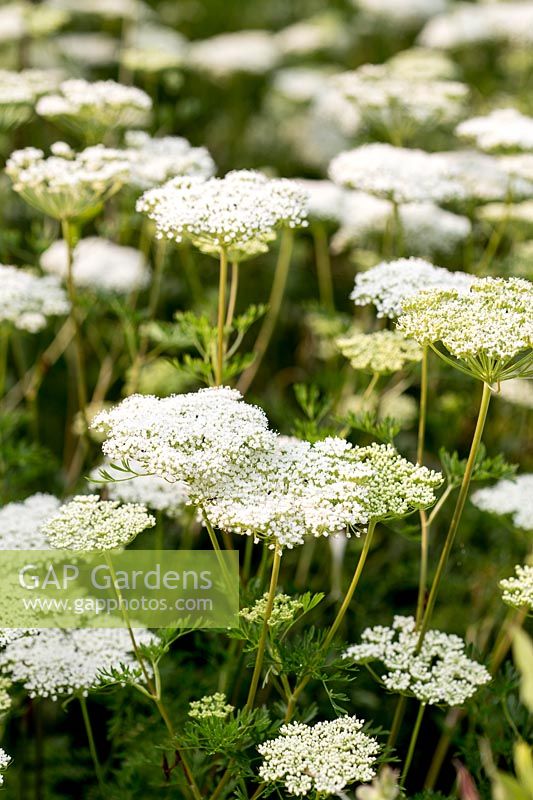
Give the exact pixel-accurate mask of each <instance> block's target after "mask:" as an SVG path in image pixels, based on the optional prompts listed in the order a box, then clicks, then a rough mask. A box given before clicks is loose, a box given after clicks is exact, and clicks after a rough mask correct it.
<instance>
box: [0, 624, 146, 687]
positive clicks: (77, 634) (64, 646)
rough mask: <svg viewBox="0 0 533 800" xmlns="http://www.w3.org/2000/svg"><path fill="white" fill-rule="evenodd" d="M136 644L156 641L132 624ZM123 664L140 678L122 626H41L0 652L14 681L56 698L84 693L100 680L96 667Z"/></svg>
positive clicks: (3, 665) (99, 669)
mask: <svg viewBox="0 0 533 800" xmlns="http://www.w3.org/2000/svg"><path fill="white" fill-rule="evenodd" d="M135 639H136V641H137V643H138V644H139V645H141V646H142V645H149V644H152V643H154V642H155V641H156V637H155V635H154V634H152V633H150V632H149V631H146V630H143V629H140V630H139V629H138V630H136V631H135ZM122 667H125V668H126V669H129V670H130V671H132V673H133V674H135V675H136V679H137V680H138V682H142V681H143V676H142V674H141V670H140V667H139V666H138V664H137V660H136V658H135V656H134V655H133V653H132V643H131V638H130V635H129V632H128V631H127V630H126V629H125V628H80V629H77V630H61V629H59V628H46V629H43V630H41V631H39V632H38V633H37V634H36V635H33V636H22V637H20V638H18V639H16V640H15V641H13V642H11V643H10V644H8V645H7V647H5V648H4V650H2V651H1V652H0V669H1V670H2V672H3V673H4V674H7V675H9V676H10V678H11V679H12V680H13V682H14V683H21V684H22V685H23V686H24V688H25V689H26V691H27V692H28V694H29V695H30V697H49V698H51V699H52V700H57V699H58V698H60V697H69V696H72V695H83V696H86V695H87V694H88V693H89V691H90V690H91V689H95V688H97V687H98V686H99V684H100V683H101V673H102V672H105V671H108V670H111V669H117V670H118V669H121V668H122Z"/></svg>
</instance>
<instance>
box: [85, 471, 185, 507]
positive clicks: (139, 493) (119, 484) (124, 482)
mask: <svg viewBox="0 0 533 800" xmlns="http://www.w3.org/2000/svg"><path fill="white" fill-rule="evenodd" d="M129 466H130V467H131V469H132V470H134V472H133V473H128V472H126V471H124V469H123V468H122V467H121V468H120V470H118V469H114V468H113V467H112V466H110V465H109V464H108V463H106V464H104V465H103V466H102V467H100V468H99V469H95V470H93V471H92V473H91V476H90V477H91V478H92V479H93V481H94V480H95V479H96V478H98V479H99V478H100V475H101V470H102V469H103V470H104V471H105V473H106V475H108V476H110V477H112V478H113V477H114V478H115V481H113V480H109V479H107V480H106V483H105V487H106V491H107V496H108V497H109V499H110V500H118V501H120V502H121V503H141V504H142V505H145V506H148V508H151V509H153V510H154V511H161V512H163V513H164V514H167V515H168V516H169V517H176V516H178V515H179V514H180V513H181V512H182V511H183V508H184V507H185V506H186V505H187V504H188V502H189V495H188V493H187V488H186V486H185V485H183V484H180V483H174V482H172V483H171V482H170V481H166V480H165V479H164V478H160V477H158V476H157V475H143V474H142V472H143V470H142V467H141V465H140V464H137V463H136V462H129ZM137 471H139V472H140V473H141V474H136V473H137ZM95 485H96V484H94V483H92V482H91V483H90V486H91V488H93V489H94V488H95Z"/></svg>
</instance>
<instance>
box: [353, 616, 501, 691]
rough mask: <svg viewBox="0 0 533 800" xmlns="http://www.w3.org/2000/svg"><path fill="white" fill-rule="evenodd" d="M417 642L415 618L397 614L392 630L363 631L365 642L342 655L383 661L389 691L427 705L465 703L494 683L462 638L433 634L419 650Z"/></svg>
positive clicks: (380, 627)
mask: <svg viewBox="0 0 533 800" xmlns="http://www.w3.org/2000/svg"><path fill="white" fill-rule="evenodd" d="M418 640H419V632H418V631H417V629H416V624H415V620H414V617H402V616H396V617H394V621H393V623H392V626H391V627H384V626H383V625H377V626H376V627H374V628H367V629H366V630H364V631H363V633H362V634H361V644H354V645H351V646H350V647H348V649H347V650H346V652H345V654H344V657H345V658H347V659H350V661H354V662H355V663H356V664H368V663H372V662H374V661H379V662H381V664H382V666H383V668H384V670H385V672H384V674H383V675H382V676H381V679H382V681H383V683H384V684H385V686H386V687H387V689H389V691H391V692H398V693H400V694H405V695H408V696H411V697H416V698H417V699H418V700H420V702H421V703H425V704H427V705H441V704H445V705H449V706H459V705H462V704H463V703H464V702H465V701H466V700H468V699H469V698H470V697H472V696H473V695H474V694H475V692H476V691H477V689H478V688H479V687H480V686H483V685H484V684H486V683H488V682H489V681H490V679H491V678H490V674H489V672H488V671H487V670H486V669H485V667H484V666H483V665H482V664H479V663H478V662H477V661H473V660H472V659H470V658H468V656H467V655H466V653H465V643H464V641H463V640H462V639H461V638H459V636H455V635H453V634H448V633H442V631H436V630H429V631H428V632H427V633H426V636H425V637H424V640H423V643H422V647H421V649H420V651H419V652H417V645H418Z"/></svg>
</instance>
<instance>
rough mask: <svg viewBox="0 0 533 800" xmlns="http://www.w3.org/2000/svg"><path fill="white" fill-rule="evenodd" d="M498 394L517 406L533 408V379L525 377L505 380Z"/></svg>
mask: <svg viewBox="0 0 533 800" xmlns="http://www.w3.org/2000/svg"><path fill="white" fill-rule="evenodd" d="M496 396H497V397H501V399H502V400H506V401H507V402H508V403H512V404H513V405H515V406H522V407H523V408H532V409H533V381H531V380H524V379H523V378H515V379H514V380H510V381H505V383H502V384H501V387H500V391H499V394H498V395H496Z"/></svg>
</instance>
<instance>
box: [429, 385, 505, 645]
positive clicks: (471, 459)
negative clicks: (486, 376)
mask: <svg viewBox="0 0 533 800" xmlns="http://www.w3.org/2000/svg"><path fill="white" fill-rule="evenodd" d="M490 396H491V389H490V386H489V384H488V383H484V384H483V393H482V396H481V403H480V406H479V412H478V418H477V423H476V428H475V431H474V436H473V439H472V444H471V446H470V453H469V455H468V460H467V462H466V467H465V473H464V475H463V480H462V482H461V488H460V489H459V495H458V497H457V502H456V504H455V509H454V512H453V517H452V521H451V523H450V527H449V529H448V533H447V536H446V541H445V542H444V547H443V549H442V552H441V556H440V559H439V563H438V565H437V571H436V573H435V577H434V578H433V583H432V585H431V590H430V593H429V597H428V602H427V606H426V610H425V612H424V616H423V619H422V623H421V625H420V633H419V638H418V644H417V652H420V648H421V647H422V643H423V641H424V637H425V635H426V633H427V630H428V627H429V624H430V622H431V617H432V614H433V609H434V607H435V601H436V599H437V594H438V591H439V587H440V583H441V580H442V576H443V574H444V571H445V569H446V565H447V563H448V558H449V555H450V552H451V549H452V547H453V543H454V541H455V536H456V534H457V529H458V528H459V523H460V521H461V516H462V514H463V509H464V506H465V503H466V498H467V496H468V491H469V489H470V481H471V479H472V472H473V470H474V465H475V462H476V457H477V454H478V451H479V446H480V444H481V438H482V436H483V430H484V428H485V422H486V419H487V412H488V410H489V404H490Z"/></svg>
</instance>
